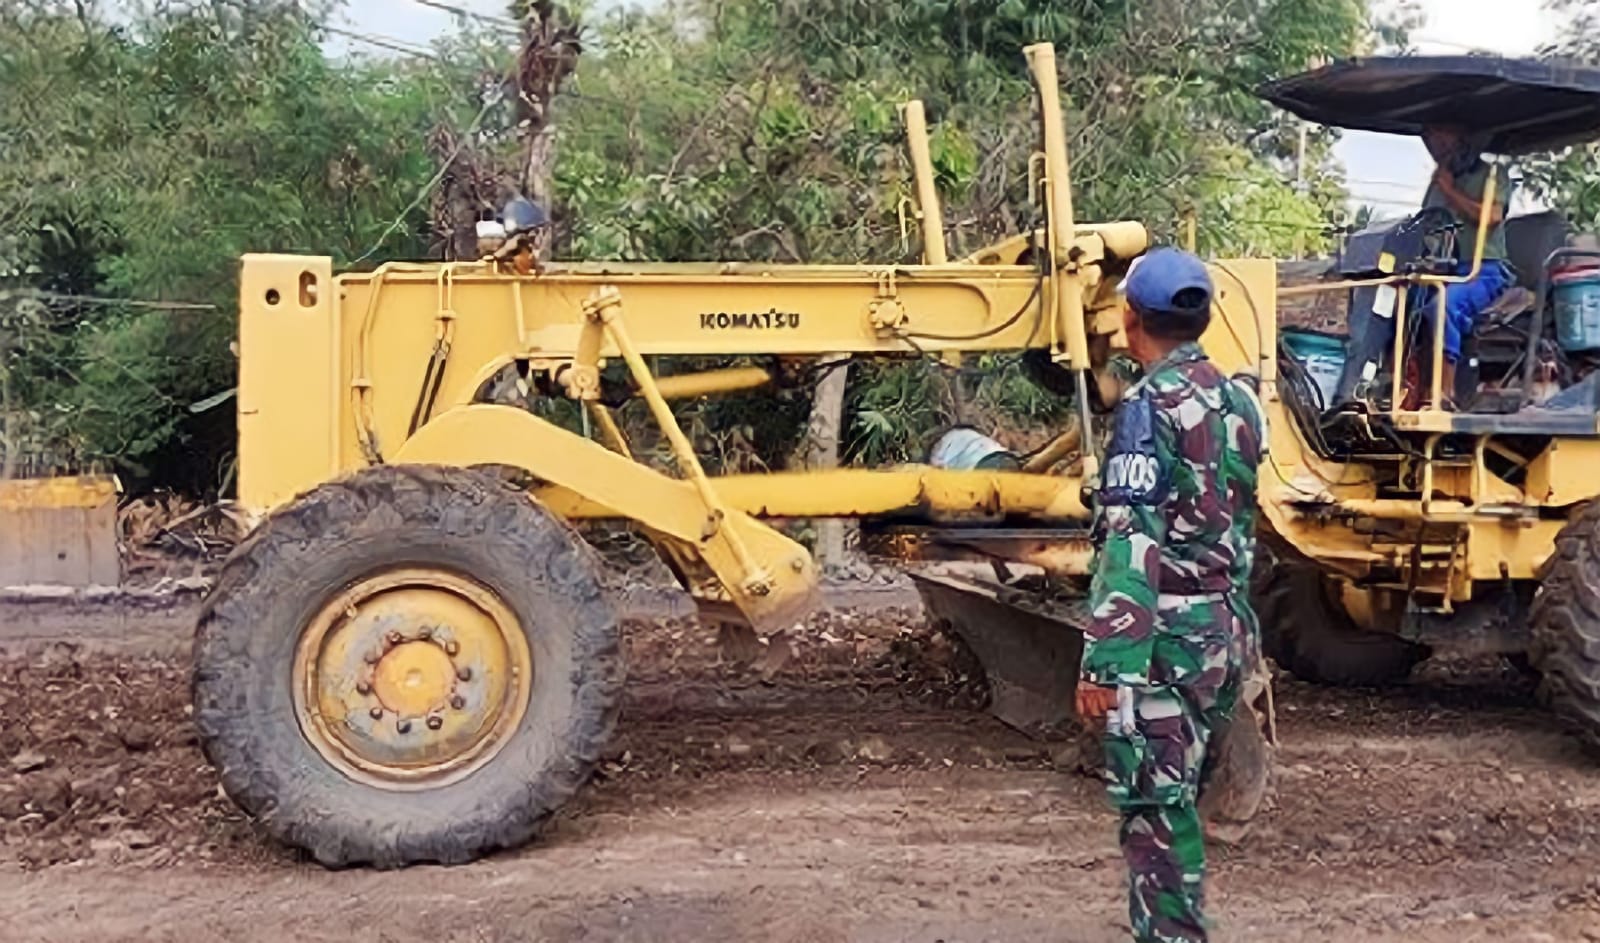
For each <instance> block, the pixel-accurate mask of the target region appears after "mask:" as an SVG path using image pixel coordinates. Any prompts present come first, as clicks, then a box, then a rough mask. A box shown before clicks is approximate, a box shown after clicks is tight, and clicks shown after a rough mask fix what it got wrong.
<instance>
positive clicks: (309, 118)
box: [0, 0, 1377, 489]
mask: <svg viewBox="0 0 1600 943" xmlns="http://www.w3.org/2000/svg"><path fill="white" fill-rule="evenodd" d="M331 5H332V4H328V3H323V4H305V3H298V4H297V3H293V2H289V0H211V2H208V3H205V4H185V3H170V2H153V3H149V4H137V5H135V6H134V7H133V8H132V10H131V12H126V13H124V14H122V15H119V16H117V17H112V16H110V15H109V14H108V13H107V11H105V10H103V9H101V8H100V7H99V6H98V5H96V4H95V3H94V2H90V0H82V2H72V3H67V2H64V0H30V2H28V3H18V4H7V5H3V6H0V88H4V89H5V90H6V92H5V94H3V95H0V232H5V233H8V234H13V237H12V238H11V239H10V241H8V242H4V243H0V379H4V380H5V381H6V382H5V384H3V385H0V392H3V393H4V394H5V397H4V399H0V413H4V414H5V416H4V418H5V419H6V424H5V427H4V429H3V430H0V431H3V432H4V433H6V434H7V436H8V437H9V438H10V439H13V440H18V441H20V440H21V439H23V438H24V436H23V435H22V434H20V433H19V430H22V429H25V430H26V439H27V441H28V442H29V443H31V447H32V448H33V449H34V450H35V452H39V451H40V450H43V451H44V452H47V453H48V454H49V455H51V456H53V457H54V458H55V460H56V462H57V463H58V464H64V465H82V464H85V463H91V462H104V463H108V464H111V465H113V466H114V467H116V468H118V469H120V470H123V471H125V472H129V471H131V472H133V473H135V474H140V475H146V476H149V477H150V478H154V479H160V480H163V481H165V482H168V483H174V484H178V485H180V486H184V487H189V488H195V489H205V488H210V487H215V486H217V485H218V484H219V483H220V482H221V481H222V480H223V479H224V478H225V473H224V472H223V471H222V469H223V468H225V466H226V461H227V455H228V452H229V450H230V448H231V442H232V430H231V425H230V424H231V419H230V418H229V417H228V416H227V415H226V414H227V412H228V410H227V409H226V408H222V409H215V410H210V411H207V412H203V413H200V414H195V413H193V412H191V410H190V406H191V404H194V403H196V402H197V401H201V400H203V399H206V398H207V397H210V396H212V394H215V393H217V392H218V391H219V390H224V389H226V388H227V387H228V386H229V385H231V383H232V375H233V358H232V356H231V354H230V352H229V342H230V340H231V339H232V337H233V333H234V327H233V316H234V297H235V292H236V272H237V265H238V261H237V260H238V257H239V256H240V255H241V254H242V253H245V252H252V251H283V252H314V253H325V254H329V255H332V256H333V257H334V258H335V260H336V263H337V264H341V265H343V264H350V263H353V262H357V261H360V262H361V264H371V263H374V262H376V261H380V260H383V259H387V258H408V257H409V258H416V257H422V256H424V255H425V254H426V253H427V252H428V251H429V249H430V247H434V248H438V247H440V246H442V244H443V241H442V240H438V239H436V238H434V237H435V236H436V235H437V234H435V233H433V232H430V223H429V220H430V215H431V212H432V209H433V208H432V207H431V205H430V200H431V197H432V191H431V190H430V184H434V183H436V176H435V175H436V172H438V171H439V169H440V163H441V161H451V159H452V158H455V157H458V156H459V155H462V154H465V153H466V152H467V151H469V150H470V151H471V152H472V153H474V154H481V155H484V156H485V158H486V160H487V162H488V163H487V164H486V166H488V165H495V166H501V165H504V166H517V164H516V162H515V160H514V159H513V158H514V155H515V154H516V153H517V149H518V148H520V147H522V146H523V143H524V142H522V140H521V137H520V134H519V116H522V117H523V118H525V117H526V112H527V103H526V102H518V101H516V100H514V98H513V97H510V96H507V95H506V94H505V88H506V76H508V75H512V74H515V73H514V72H513V71H512V67H513V65H514V63H515V61H516V58H515V52H516V51H515V49H514V48H513V43H514V41H515V39H516V37H515V35H509V36H508V35H506V34H504V33H501V32H498V31H497V30H496V29H494V28H493V27H486V26H484V25H483V24H481V23H472V22H468V21H463V22H462V24H461V28H460V29H459V30H458V32H457V33H456V34H454V35H452V36H450V37H447V38H445V39H443V40H441V41H440V42H439V43H438V44H436V46H435V57H434V58H421V57H416V58H412V57H403V56H402V57H395V56H342V57H338V58H330V57H329V56H327V55H326V54H325V52H324V49H323V41H324V40H325V39H326V34H325V33H324V32H323V31H322V30H321V24H322V23H323V22H324V18H325V17H326V16H327V15H328V13H329V12H330V10H329V7H330V6H331ZM575 9H576V11H577V13H578V14H580V15H582V16H583V17H584V19H585V20H586V25H585V27H584V32H583V46H584V53H583V56H582V58H581V60H580V61H579V63H578V71H577V75H576V80H575V81H574V82H572V83H571V84H570V85H569V86H568V87H567V89H566V91H564V92H562V93H560V94H557V95H556V96H555V98H554V100H553V101H552V102H548V103H541V110H540V113H541V114H543V115H546V116H547V117H549V118H551V119H552V120H553V122H554V129H555V130H554V134H555V137H554V139H553V141H552V143H553V144H554V145H555V153H556V154H557V155H558V158H557V161H556V168H555V179H554V194H555V206H554V207H553V209H554V213H555V217H556V220H557V231H556V246H555V251H556V254H557V255H559V256H567V257H590V258H616V259H639V260H646V259H649V260H687V259H717V258H730V259H756V260H775V261H785V262H789V261H795V262H799V261H804V262H828V261H861V260H869V259H897V258H910V257H914V255H915V247H914V245H912V242H913V241H914V239H915V236H914V233H913V234H912V235H911V237H910V238H909V239H908V238H907V236H906V235H905V234H904V230H903V226H902V212H903V208H904V206H905V202H906V200H907V199H908V198H909V197H910V195H911V189H912V188H911V182H910V174H909V168H908V167H907V165H906V162H905V160H904V158H903V156H902V146H901V127H900V119H899V114H898V105H899V103H900V102H903V101H904V100H906V99H908V98H910V97H913V96H919V97H922V98H924V99H926V100H927V102H928V105H929V110H930V114H931V117H932V120H933V142H932V143H933V157H934V164H935V169H936V173H937V176H938V181H939V185H940V189H941V192H942V194H943V196H944V199H945V220H944V223H945V227H946V230H947V232H948V233H949V234H950V239H951V242H952V251H953V252H955V253H958V254H959V253H964V252H968V251H971V250H974V249H976V248H978V247H980V246H982V245H985V244H988V243H990V242H992V241H994V240H995V239H997V238H999V237H1002V236H1005V235H1008V234H1011V233H1015V232H1019V231H1022V230H1024V229H1026V228H1028V227H1031V226H1033V225H1035V224H1036V223H1037V219H1036V218H1035V217H1034V212H1035V211H1034V210H1033V208H1032V202H1031V200H1030V199H1029V193H1028V188H1029V183H1028V155H1029V154H1030V152H1031V151H1032V150H1034V149H1035V147H1036V138H1037V134H1038V130H1037V127H1036V123H1035V121H1034V117H1033V103H1032V94H1031V89H1030V85H1029V82H1028V76H1027V72H1026V68H1025V64H1024V61H1023V58H1022V55H1021V51H1020V50H1021V47H1022V46H1023V45H1025V44H1027V43H1031V42H1035V41H1039V40H1052V41H1054V42H1055V43H1056V44H1057V47H1058V49H1059V50H1060V55H1061V67H1062V74H1063V80H1064V90H1065V93H1066V100H1067V102H1068V105H1069V107H1070V116H1069V122H1070V126H1071V146H1072V149H1073V157H1074V178H1075V185H1076V195H1077V206H1078V211H1079V213H1080V215H1081V216H1083V217H1085V218H1099V219H1108V218H1132V219H1141V220H1144V221H1146V222H1147V223H1148V224H1149V225H1150V226H1151V228H1152V229H1153V231H1154V232H1155V233H1156V234H1157V236H1158V237H1160V238H1167V239H1170V238H1172V237H1173V234H1174V232H1175V229H1176V226H1177V221H1178V219H1179V217H1180V216H1181V215H1182V213H1183V211H1184V210H1185V208H1187V207H1191V206H1192V207H1194V208H1195V209H1196V210H1197V211H1198V214H1199V219H1200V227H1199V233H1200V246H1201V249H1202V251H1207V252H1214V253H1230V254H1231V253H1252V254H1286V253H1288V252H1291V251H1294V250H1296V249H1301V250H1305V251H1314V250H1316V249H1317V248H1319V247H1320V246H1322V245H1323V239H1324V238H1325V237H1324V235H1323V230H1324V229H1325V227H1326V222H1327V219H1328V217H1329V215H1330V214H1334V213H1336V212H1337V211H1338V208H1339V207H1340V206H1341V205H1342V203H1343V189H1342V185H1341V184H1340V181H1339V176H1338V172H1337V168H1335V167H1333V166H1332V164H1331V163H1330V161H1329V159H1328V156H1327V155H1328V145H1329V144H1330V142H1331V138H1330V137H1328V136H1326V135H1321V134H1318V135H1314V136H1312V138H1311V141H1310V147H1309V148H1308V149H1307V152H1306V153H1307V155H1308V160H1307V163H1306V167H1305V169H1306V171H1307V173H1306V175H1305V181H1304V183H1303V184H1302V185H1299V186H1297V185H1295V184H1294V183H1293V182H1292V180H1293V177H1294V174H1293V173H1292V171H1291V167H1290V162H1291V161H1292V160H1293V159H1294V156H1295V154H1296V151H1297V149H1298V135H1297V134H1296V132H1295V128H1294V126H1293V125H1291V124H1289V123H1288V122H1286V121H1285V120H1283V119H1282V117H1281V116H1279V115H1278V114H1276V113H1274V112H1273V111H1271V110H1270V109H1268V108H1267V107H1266V106H1264V105H1262V104H1261V103H1260V102H1258V101H1257V100H1256V99H1255V98H1254V97H1253V95H1252V94H1251V90H1252V89H1253V87H1254V86H1255V85H1256V84H1257V83H1258V82H1260V81H1263V80H1265V79H1268V78H1271V77H1274V76H1277V75H1281V74H1285V73H1288V72H1292V71H1298V70H1300V69H1303V68H1305V67H1307V66H1309V65H1313V64H1315V63H1317V62H1319V61H1321V60H1324V59H1327V58H1332V57H1336V56H1341V55H1347V54H1350V53H1352V52H1357V51H1360V50H1362V49H1364V48H1365V47H1366V45H1367V44H1369V43H1370V42H1371V41H1372V39H1373V37H1374V36H1375V35H1376V34H1375V32H1374V30H1375V29H1376V28H1377V27H1375V26H1374V24H1373V23H1372V22H1370V16H1369V11H1368V9H1367V4H1366V2H1365V0H1300V2H1295V3H1286V2H1281V0H999V2H995V0H982V2H980V0H657V2H653V3H650V4H647V5H644V6H636V7H629V8H624V9H612V10H610V12H607V13H605V14H604V15H600V14H597V13H595V12H594V11H592V10H589V11H586V10H584V9H583V8H582V5H579V6H578V7H577V8H575ZM510 12H512V13H513V14H515V12H516V11H515V9H512V10H511V11H510ZM546 106H548V107H546ZM430 142H433V143H434V144H435V145H438V146H434V147H431V148H430ZM450 169H451V170H452V171H457V170H460V169H461V165H457V164H455V163H453V162H452V166H451V168H450ZM104 299H113V300H111V301H107V300H104ZM114 299H130V300H137V301H139V302H143V304H139V305H134V304H125V303H117V302H116V301H115V300H114ZM24 302H26V305H24ZM152 302H155V303H161V302H184V303H187V304H189V305H194V304H199V305H211V306H214V307H212V308H203V307H183V308H164V307H161V306H159V305H152V304H150V303H152ZM983 366H984V370H985V371H987V372H980V373H978V374H971V373H963V374H960V375H950V374H939V373H937V372H935V371H933V370H932V368H929V367H926V366H925V365H921V364H913V365H909V366H907V365H901V366H894V365H888V366H881V367H876V368H874V369H872V370H869V371H865V372H864V373H863V374H862V379H861V380H859V381H858V382H856V383H855V384H854V385H853V388H852V393H851V397H852V401H853V402H854V403H855V405H856V406H857V407H859V414H860V416H861V417H862V418H860V419H859V421H858V424H857V425H856V426H855V427H854V428H853V429H852V430H851V433H850V435H851V436H852V441H854V442H855V443H856V446H855V450H854V451H855V454H856V455H857V457H859V458H860V459H862V460H871V461H879V460H894V459H898V458H905V457H908V456H911V455H914V454H915V453H916V452H918V451H920V449H921V448H922V447H923V446H924V445H925V439H926V437H927V433H928V431H929V430H930V429H932V428H933V427H934V425H936V424H938V423H943V422H948V421H951V420H959V419H965V418H969V414H970V413H971V412H972V411H973V410H978V411H980V412H989V413H998V414H1001V415H1004V416H1011V417H1014V418H1016V419H1017V420H1018V421H1029V422H1038V421H1043V420H1047V419H1049V418H1051V417H1053V416H1054V412H1055V410H1056V408H1057V406H1056V404H1053V402H1052V401H1050V400H1049V399H1048V397H1041V395H1040V394H1039V393H1038V392H1037V391H1034V390H1032V388H1031V387H1027V386H1026V383H1025V381H1022V380H1020V379H1019V378H1017V376H1016V371H1015V370H1014V369H1013V368H1012V367H1011V365H1009V363H1008V362H1007V361H1004V360H1003V359H1001V360H995V361H991V362H988V363H986V364H985V365H983ZM284 369H285V371H286V374H287V373H289V372H292V370H293V365H292V364H286V365H284ZM1007 377H1009V378H1010V379H1005V378H1007ZM286 381H289V382H292V376H287V375H286ZM796 414H797V411H796V410H793V409H788V408H783V409H770V408H766V407H765V406H763V405H762V404H760V403H759V402H755V401H747V402H745V404H744V405H743V406H741V405H740V401H738V400H734V401H730V402H729V403H727V404H725V405H721V406H717V407H715V408H707V409H704V410H700V412H699V413H697V415H698V416H699V417H700V418H701V420H703V422H704V424H705V427H706V428H708V429H709V428H710V427H711V426H712V425H714V424H717V423H723V424H726V425H727V426H728V427H729V428H736V429H739V430H748V434H747V435H746V434H745V432H743V431H741V432H740V435H742V436H743V437H744V438H745V439H747V440H749V441H751V442H758V443H763V444H762V445H760V446H758V447H757V449H758V451H762V452H766V453H771V454H768V455H766V456H765V457H764V460H768V461H780V460H781V455H780V454H778V453H780V452H781V451H782V450H783V449H784V448H787V447H789V445H790V444H792V443H791V441H790V440H791V439H792V435H788V434H787V433H785V434H777V433H776V432H774V431H773V430H768V429H761V428H758V426H759V423H760V422H761V421H763V420H765V421H773V422H784V423H789V424H790V425H791V426H792V424H793V423H792V417H793V416H794V415H796ZM746 419H748V421H746ZM786 428H787V427H786ZM791 431H792V430H791ZM786 436H787V437H786ZM11 451H12V450H8V454H9V453H10V452H11Z"/></svg>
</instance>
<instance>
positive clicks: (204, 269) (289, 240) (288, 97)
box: [0, 2, 463, 489]
mask: <svg viewBox="0 0 1600 943" xmlns="http://www.w3.org/2000/svg"><path fill="white" fill-rule="evenodd" d="M323 12H325V11H323ZM317 30H318V21H317V19H316V18H315V16H314V15H313V14H311V13H307V12H305V11H304V10H302V9H301V8H300V7H299V6H298V5H296V4H294V3H289V2H217V3H213V4H207V5H195V6H193V7H190V6H187V5H185V6H181V7H180V6H178V5H171V6H169V5H166V4H158V5H155V6H153V7H150V8H143V7H140V8H137V9H135V10H134V11H133V14H132V18H131V22H114V21H112V20H111V19H109V18H107V17H106V16H104V15H103V12H102V11H101V10H100V8H99V7H98V6H97V5H96V4H93V3H73V4H66V3H49V2H39V3H33V4H30V5H27V6H20V5H16V4H8V5H5V6H4V7H3V8H0V87H3V88H5V89H6V94H4V95H0V220H3V221H4V222H5V223H6V228H7V230H8V231H11V232H21V233H24V234H25V237H24V240H23V244H22V245H21V246H20V247H19V248H18V253H17V254H18V256H19V264H18V265H16V266H14V267H13V272H12V274H11V275H10V276H9V277H7V278H6V283H7V287H10V288H11V289H12V290H13V291H16V290H19V289H33V290H35V291H48V292H52V293H54V295H53V296H52V297H51V298H48V299H46V303H47V304H49V305H50V306H51V308H52V310H53V311H54V313H55V318H54V319H53V326H52V333H53V335H54V336H55V338H56V339H57V340H58V341H59V342H60V343H58V344H56V345H53V346H52V347H51V350H50V352H49V353H48V356H49V357H50V358H51V362H38V361H39V356H36V355H43V354H44V351H43V350H42V349H39V350H35V351H33V353H30V352H29V351H26V350H25V351H23V352H22V353H21V354H20V358H21V363H18V364H17V365H16V367H17V369H16V370H14V371H13V372H14V373H18V374H21V373H26V374H27V375H28V377H29V378H30V379H29V381H28V383H27V384H26V388H25V393H26V395H27V396H28V398H29V399H30V400H31V401H32V403H33V404H34V405H35V406H39V405H44V406H48V407H49V409H50V411H51V412H52V413H53V414H55V415H58V416H59V417H61V418H62V419H63V421H62V422H60V423H58V424H57V426H56V428H57V429H58V431H59V432H60V434H61V438H60V441H58V442H57V448H58V449H64V450H65V451H66V452H68V453H71V454H75V455H80V456H82V457H85V458H87V459H89V460H101V461H105V462H109V463H112V464H114V465H115V466H116V467H118V468H119V469H121V470H123V471H124V472H125V473H128V472H131V473H132V474H133V475H134V476H140V475H150V476H154V477H157V478H160V479H163V480H166V481H170V482H174V483H180V484H183V485H185V486H187V487H192V488H202V489H203V488H207V487H209V486H213V485H215V484H216V480H217V476H216V469H217V468H218V467H220V466H221V464H222V463H223V462H224V456H225V454H226V453H227V452H228V451H229V450H230V449H231V438H232V436H231V429H230V428H229V426H230V423H231V417H228V416H227V415H226V414H227V410H219V411H217V413H216V414H215V415H207V416H201V417H196V416H194V415H192V414H191V413H190V412H189V410H188V405H189V404H190V403H193V402H195V401H197V400H200V399H202V398H204V397H206V396H208V395H210V394H212V393H215V392H216V391H217V390H219V389H225V388H227V387H228V386H230V385H232V382H233V359H232V357H231V355H230V354H229V341H230V340H231V339H232V336H233V333H234V310H235V308H234V306H235V301H234V299H235V295H236V277H235V273H236V271H237V268H238V258H239V256H240V255H241V254H243V253H245V252H252V251H255V252H261V251H284V252H320V253H329V254H332V255H334V256H335V257H336V258H338V259H340V260H343V261H348V260H350V259H353V258H355V257H357V256H358V255H360V254H361V253H362V252H363V251H364V250H366V249H367V248H368V247H369V245H370V244H371V243H372V242H373V241H374V240H376V239H377V238H378V237H379V234H380V233H381V232H383V230H384V229H385V227H386V226H387V224H388V222H389V221H390V220H391V219H392V218H393V217H394V216H395V215H396V214H397V213H398V212H399V211H400V210H401V208H403V207H404V206H405V205H406V204H407V202H408V200H409V199H410V198H411V196H412V195H413V194H414V193H415V192H416V191H417V190H418V189H419V188H420V187H421V185H422V183H423V182H424V181H425V180H426V179H427V178H428V177H429V176H430V175H431V173H432V171H433V167H432V164H431V161H430V159H429V158H428V156H427V154H426V153H425V151H424V149H423V147H422V146H421V143H422V140H423V136H424V134H425V133H426V131H427V130H428V128H429V127H430V125H431V124H432V122H434V121H435V120H438V119H439V118H440V117H443V116H445V115H446V114H451V115H453V114H454V113H455V111H456V108H457V106H458V105H460V104H461V98H462V91H463V90H461V89H459V88H455V87H449V86H446V85H443V84H441V83H440V82H439V81H438V77H437V76H436V75H435V74H434V73H433V72H432V71H430V70H427V69H423V68H419V67H418V66H417V65H416V64H414V63H410V62H402V61H390V60H373V61H366V62H359V63H333V62H330V61H328V60H327V59H326V58H324V56H323V54H322V51H321V49H320V47H319V43H318V40H319V34H318V32H317ZM424 221H425V211H422V210H419V211H416V212H414V213H413V214H411V215H410V216H409V217H408V218H406V219H405V221H404V222H405V225H404V226H403V227H402V233H403V235H404V236H405V238H404V239H402V240H399V241H392V242H391V243H390V246H391V247H392V248H393V249H394V250H396V251H399V252H401V253H404V254H412V255H419V254H421V252H422V251H423V249H424V248H425V246H426V240H425V238H424V236H425V233H424V231H423V230H424ZM60 296H94V297H97V298H107V297H108V298H113V299H115V298H130V299H141V300H145V301H152V300H154V301H184V302H190V303H201V304H210V305H213V306H214V309H204V308H185V309H182V310H177V309H163V308H161V307H152V306H144V305H141V306H129V305H119V304H116V303H114V302H99V301H93V302H89V301H79V300H74V298H73V297H69V298H62V297H60ZM286 369H289V368H288V367H287V366H286Z"/></svg>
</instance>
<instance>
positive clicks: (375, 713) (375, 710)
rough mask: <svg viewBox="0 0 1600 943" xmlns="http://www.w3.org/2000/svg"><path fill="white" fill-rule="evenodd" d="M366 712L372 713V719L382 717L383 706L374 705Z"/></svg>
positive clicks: (380, 718)
mask: <svg viewBox="0 0 1600 943" xmlns="http://www.w3.org/2000/svg"><path fill="white" fill-rule="evenodd" d="M367 713H368V714H371V715H372V719H373V720H382V719H383V708H381V707H374V708H373V709H372V710H370V711H367Z"/></svg>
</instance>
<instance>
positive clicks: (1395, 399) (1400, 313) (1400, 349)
mask: <svg viewBox="0 0 1600 943" xmlns="http://www.w3.org/2000/svg"><path fill="white" fill-rule="evenodd" d="M1395 290H1396V291H1398V292H1399V293H1400V297H1398V298H1396V299H1395V300H1394V356H1392V357H1391V358H1389V362H1390V369H1392V370H1393V371H1394V376H1393V377H1391V378H1390V381H1389V384H1390V386H1389V411H1390V412H1392V413H1397V412H1399V411H1400V396H1401V390H1402V388H1403V385H1404V383H1405V373H1406V316H1407V315H1408V314H1409V313H1410V308H1409V307H1408V304H1409V302H1410V300H1411V292H1410V291H1408V290H1407V288H1406V286H1405V285H1396V286H1395Z"/></svg>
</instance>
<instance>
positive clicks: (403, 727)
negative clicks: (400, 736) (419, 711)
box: [394, 720, 411, 733]
mask: <svg viewBox="0 0 1600 943" xmlns="http://www.w3.org/2000/svg"><path fill="white" fill-rule="evenodd" d="M394 729H395V730H397V731H399V732H400V733H410V732H411V721H409V720H401V721H396V722H395V725H394Z"/></svg>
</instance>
